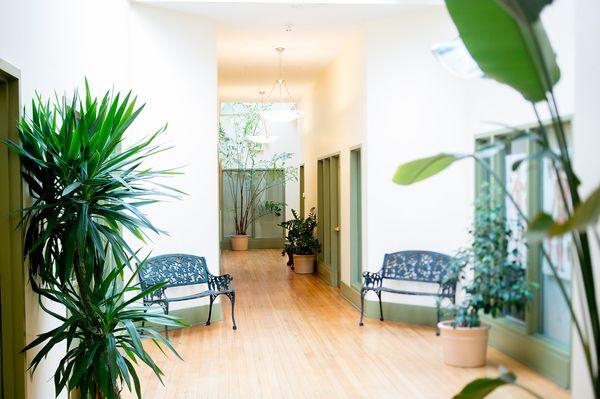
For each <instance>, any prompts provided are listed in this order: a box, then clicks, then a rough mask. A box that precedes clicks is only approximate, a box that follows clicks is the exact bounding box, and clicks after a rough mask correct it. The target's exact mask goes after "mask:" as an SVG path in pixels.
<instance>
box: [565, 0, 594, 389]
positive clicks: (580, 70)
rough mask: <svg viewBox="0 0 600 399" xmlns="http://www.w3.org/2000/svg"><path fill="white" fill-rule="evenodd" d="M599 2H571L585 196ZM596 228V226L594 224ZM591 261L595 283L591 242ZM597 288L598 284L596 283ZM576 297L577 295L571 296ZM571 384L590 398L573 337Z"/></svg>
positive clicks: (578, 160) (590, 164)
mask: <svg viewBox="0 0 600 399" xmlns="http://www.w3.org/2000/svg"><path fill="white" fill-rule="evenodd" d="M599 15H600V3H598V2H597V1H594V0H576V1H575V46H574V51H575V62H576V67H575V107H576V109H577V113H576V117H575V120H574V129H573V132H574V138H573V147H574V148H573V162H574V164H575V172H576V173H577V174H578V176H579V178H580V179H581V181H582V185H581V192H582V194H583V197H584V198H586V197H587V196H588V195H589V193H590V192H591V191H592V190H594V189H595V188H597V187H598V185H599V184H600V163H599V162H598V149H599V148H600V134H598V132H599V126H600V113H599V112H598V104H600V79H598V72H599V71H600V54H599V53H598V49H597V41H598V38H600V24H598V16H599ZM596 228H598V226H596ZM592 247H593V248H594V249H596V251H594V253H593V256H594V264H595V265H596V274H595V276H596V278H595V281H596V283H597V282H598V281H600V271H599V270H598V265H600V254H598V251H597V249H598V247H597V246H596V245H593V244H592ZM596 287H598V285H596ZM573 296H574V297H576V298H577V297H578V295H577V294H574V295H573ZM573 336H575V333H574V332H573ZM572 351H573V356H572V368H571V385H572V389H571V392H572V397H573V398H582V399H584V398H592V397H593V395H592V392H591V390H590V386H589V383H588V382H589V379H588V377H587V368H586V366H585V361H584V360H583V355H582V352H581V346H580V345H579V344H578V342H577V340H576V339H573V349H572Z"/></svg>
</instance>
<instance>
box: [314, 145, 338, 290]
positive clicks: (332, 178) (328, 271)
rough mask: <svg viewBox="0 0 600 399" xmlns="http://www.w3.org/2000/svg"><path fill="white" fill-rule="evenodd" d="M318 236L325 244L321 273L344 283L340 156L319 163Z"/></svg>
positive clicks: (334, 281)
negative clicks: (341, 259)
mask: <svg viewBox="0 0 600 399" xmlns="http://www.w3.org/2000/svg"><path fill="white" fill-rule="evenodd" d="M317 181H318V182H317V190H318V199H317V204H318V207H317V212H318V213H317V215H318V227H317V229H318V237H319V242H320V243H321V254H320V256H319V265H318V268H317V271H318V273H319V274H320V275H321V276H322V277H323V278H324V279H325V280H327V281H329V283H330V284H331V285H334V286H339V284H340V195H339V190H340V184H339V182H340V157H339V155H334V156H331V157H327V158H323V159H320V160H319V161H318V164H317Z"/></svg>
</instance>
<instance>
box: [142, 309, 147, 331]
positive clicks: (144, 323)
mask: <svg viewBox="0 0 600 399" xmlns="http://www.w3.org/2000/svg"><path fill="white" fill-rule="evenodd" d="M147 306H148V305H146V304H145V303H144V307H147ZM146 313H148V309H144V314H146ZM142 327H146V321H142Z"/></svg>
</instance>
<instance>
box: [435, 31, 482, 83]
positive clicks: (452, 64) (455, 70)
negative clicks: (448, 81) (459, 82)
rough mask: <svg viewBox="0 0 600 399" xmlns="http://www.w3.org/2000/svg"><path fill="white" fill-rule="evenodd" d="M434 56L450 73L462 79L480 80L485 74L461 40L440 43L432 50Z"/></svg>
mask: <svg viewBox="0 0 600 399" xmlns="http://www.w3.org/2000/svg"><path fill="white" fill-rule="evenodd" d="M431 50H432V51H433V54H435V56H436V58H437V59H438V61H440V63H441V64H442V65H443V66H444V68H446V69H447V70H448V71H450V73H452V74H453V75H456V76H458V77H461V78H480V77H482V76H484V75H485V74H484V73H483V71H482V70H481V69H480V68H479V65H477V62H475V60H474V59H473V57H471V54H469V51H468V50H467V48H466V47H465V44H464V43H463V41H462V40H461V39H460V38H458V37H457V38H456V39H454V40H450V41H448V42H444V43H440V44H437V45H435V46H433V47H432V48H431Z"/></svg>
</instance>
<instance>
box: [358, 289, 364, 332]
mask: <svg viewBox="0 0 600 399" xmlns="http://www.w3.org/2000/svg"><path fill="white" fill-rule="evenodd" d="M364 316H365V290H364V289H361V290H360V321H359V322H358V325H359V326H361V327H362V326H364V325H365V323H363V318H364Z"/></svg>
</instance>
